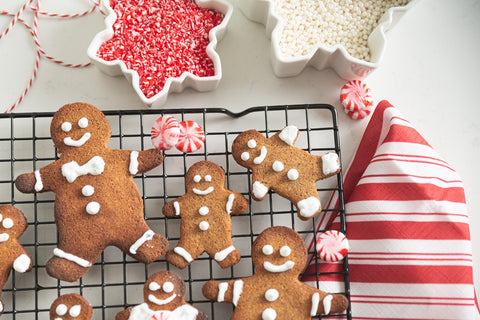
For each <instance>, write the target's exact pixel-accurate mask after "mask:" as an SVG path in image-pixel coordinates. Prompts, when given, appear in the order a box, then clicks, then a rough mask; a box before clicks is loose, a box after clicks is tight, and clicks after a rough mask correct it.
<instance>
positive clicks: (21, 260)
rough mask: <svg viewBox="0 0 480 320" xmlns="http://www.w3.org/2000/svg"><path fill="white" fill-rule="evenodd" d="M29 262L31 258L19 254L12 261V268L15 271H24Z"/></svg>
mask: <svg viewBox="0 0 480 320" xmlns="http://www.w3.org/2000/svg"><path fill="white" fill-rule="evenodd" d="M31 262H32V260H31V259H30V257H29V256H27V255H26V254H21V255H20V256H18V258H17V259H15V261H14V262H13V269H15V271H17V272H21V273H24V272H25V271H27V270H28V268H29V267H30V263H31Z"/></svg>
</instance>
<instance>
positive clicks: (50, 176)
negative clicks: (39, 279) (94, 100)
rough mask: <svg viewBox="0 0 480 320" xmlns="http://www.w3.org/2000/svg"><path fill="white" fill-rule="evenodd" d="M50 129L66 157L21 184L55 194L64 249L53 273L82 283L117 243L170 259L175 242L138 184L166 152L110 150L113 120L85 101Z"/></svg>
mask: <svg viewBox="0 0 480 320" xmlns="http://www.w3.org/2000/svg"><path fill="white" fill-rule="evenodd" d="M50 132H51V136H52V140H53V142H54V144H55V147H56V148H57V150H58V153H59V154H60V158H59V159H58V160H57V161H55V162H53V163H51V164H49V165H47V166H45V167H43V168H41V169H40V170H37V171H35V172H32V173H27V174H22V175H20V176H19V177H18V178H17V179H16V181H15V185H16V187H17V189H18V190H20V191H21V192H25V193H33V192H46V191H53V192H55V222H56V224H57V229H58V233H59V244H58V248H56V249H54V251H53V254H54V257H52V258H51V259H50V260H49V261H48V262H47V266H46V269H47V272H48V274H49V275H51V276H52V277H55V278H57V279H60V280H64V281H70V282H73V281H76V280H78V279H79V278H80V277H81V276H82V275H83V274H85V272H87V271H88V270H89V269H90V267H91V266H92V264H93V263H94V262H95V261H96V260H97V258H98V257H99V256H100V254H101V253H102V251H103V250H104V249H105V247H107V246H109V245H113V246H116V247H118V248H120V249H121V250H122V251H123V252H125V253H126V254H128V255H130V256H132V257H133V258H135V259H137V260H138V261H141V262H143V263H151V262H153V261H155V260H156V259H158V258H159V257H160V256H162V255H163V254H165V252H166V251H167V250H168V241H167V239H165V238H164V237H162V236H160V235H157V234H155V233H154V232H153V231H152V230H151V229H150V228H149V227H148V226H147V224H146V222H145V219H144V213H143V202H142V198H141V196H140V193H139V192H138V189H137V187H136V185H135V183H134V181H133V177H134V176H135V175H137V174H140V173H144V172H147V171H149V170H151V169H153V168H155V167H156V166H158V165H160V164H161V163H162V160H163V157H162V154H161V151H159V150H156V149H150V150H146V151H130V150H118V149H110V148H108V144H109V139H110V136H111V129H110V125H109V123H108V120H107V118H106V117H105V115H104V114H103V113H102V112H101V111H100V110H98V109H97V108H95V107H94V106H91V105H89V104H85V103H74V104H69V105H65V106H63V107H62V108H60V109H59V110H58V111H57V112H56V113H55V116H54V117H53V119H52V123H51V126H50Z"/></svg>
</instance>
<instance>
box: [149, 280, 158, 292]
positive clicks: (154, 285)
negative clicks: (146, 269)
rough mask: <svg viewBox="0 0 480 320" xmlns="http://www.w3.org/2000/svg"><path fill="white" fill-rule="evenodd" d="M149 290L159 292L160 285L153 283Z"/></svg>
mask: <svg viewBox="0 0 480 320" xmlns="http://www.w3.org/2000/svg"><path fill="white" fill-rule="evenodd" d="M148 289H149V290H150V291H157V290H158V289H160V285H159V284H158V283H156V282H155V281H152V282H150V284H149V285H148Z"/></svg>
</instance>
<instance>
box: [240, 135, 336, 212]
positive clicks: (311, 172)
mask: <svg viewBox="0 0 480 320" xmlns="http://www.w3.org/2000/svg"><path fill="white" fill-rule="evenodd" d="M298 134H299V130H298V128H297V127H295V126H287V127H285V128H284V129H283V130H281V131H279V132H277V133H276V134H275V135H274V136H272V137H271V138H268V139H267V138H266V137H265V136H264V135H262V134H261V133H260V132H258V131H257V130H248V131H245V132H243V133H241V134H240V135H239V136H238V137H237V138H235V140H234V141H233V145H232V155H233V158H234V159H235V161H237V163H238V164H240V165H241V166H243V167H246V168H248V169H250V170H251V171H252V182H253V184H252V191H251V194H252V197H253V198H254V199H255V200H258V201H260V200H263V199H264V198H265V197H266V196H267V194H268V191H269V190H270V189H272V190H274V191H275V192H277V193H278V194H279V195H281V196H282V197H284V198H287V199H288V200H290V201H291V202H292V203H293V204H294V205H295V206H296V208H297V213H298V217H299V218H300V219H302V220H308V219H312V218H313V217H314V216H315V215H317V214H318V213H319V212H320V211H321V210H322V206H321V204H320V197H319V196H318V192H317V187H316V186H315V183H316V182H317V181H318V180H322V179H325V178H327V177H331V176H334V175H336V174H337V173H339V172H340V162H339V158H338V155H337V154H336V153H334V152H329V153H327V154H325V155H322V156H317V155H312V154H310V153H308V152H306V151H304V150H302V149H300V148H297V147H295V146H294V144H295V141H296V140H297V137H298Z"/></svg>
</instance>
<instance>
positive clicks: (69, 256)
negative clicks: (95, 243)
mask: <svg viewBox="0 0 480 320" xmlns="http://www.w3.org/2000/svg"><path fill="white" fill-rule="evenodd" d="M53 255H54V256H57V257H59V258H62V259H65V260H68V261H71V262H75V263H76V264H78V265H79V266H80V267H84V268H90V267H91V266H92V264H91V263H90V262H89V261H87V260H85V259H82V258H80V257H77V256H75V255H73V254H71V253H66V252H64V251H63V250H61V249H59V248H55V249H53Z"/></svg>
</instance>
